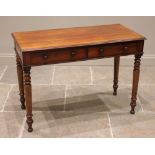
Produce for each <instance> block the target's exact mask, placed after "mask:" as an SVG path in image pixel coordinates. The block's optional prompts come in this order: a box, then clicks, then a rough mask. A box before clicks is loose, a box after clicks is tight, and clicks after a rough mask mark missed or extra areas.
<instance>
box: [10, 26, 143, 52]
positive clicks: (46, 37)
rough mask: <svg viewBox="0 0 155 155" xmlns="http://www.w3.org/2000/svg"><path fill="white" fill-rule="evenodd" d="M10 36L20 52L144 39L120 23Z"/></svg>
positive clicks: (21, 33) (20, 33) (18, 33)
mask: <svg viewBox="0 0 155 155" xmlns="http://www.w3.org/2000/svg"><path fill="white" fill-rule="evenodd" d="M12 36H13V38H14V40H15V42H16V43H17V44H18V46H19V48H20V49H21V51H22V52H28V51H37V50H45V49H57V48H67V47H77V46H87V45H98V44H107V43H115V42H126V41H134V40H145V37H144V36H142V35H140V34H138V33H136V32H134V31H132V30H130V29H128V28H126V27H124V26H122V25H120V24H113V25H99V26H89V27H75V28H64V29H51V30H38V31H29V32H14V33H12Z"/></svg>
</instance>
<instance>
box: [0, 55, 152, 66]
mask: <svg viewBox="0 0 155 155" xmlns="http://www.w3.org/2000/svg"><path fill="white" fill-rule="evenodd" d="M14 59H15V54H12V53H0V64H1V65H2V64H8V62H9V63H11V62H14V61H15V60H14ZM133 62H134V56H124V57H121V65H123V66H131V65H132V66H133ZM142 64H143V65H146V66H153V65H155V55H151V54H150V55H144V56H143V57H142ZM58 65H67V66H68V65H78V66H90V65H92V66H93V65H94V66H101V65H107V66H111V65H113V59H112V58H107V59H98V60H88V61H80V62H71V63H64V64H58Z"/></svg>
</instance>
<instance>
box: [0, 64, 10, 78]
mask: <svg viewBox="0 0 155 155" xmlns="http://www.w3.org/2000/svg"><path fill="white" fill-rule="evenodd" d="M7 69H8V66H5V68H4V69H3V72H2V73H1V75H0V80H1V79H2V78H3V76H4V74H5V72H6V70H7Z"/></svg>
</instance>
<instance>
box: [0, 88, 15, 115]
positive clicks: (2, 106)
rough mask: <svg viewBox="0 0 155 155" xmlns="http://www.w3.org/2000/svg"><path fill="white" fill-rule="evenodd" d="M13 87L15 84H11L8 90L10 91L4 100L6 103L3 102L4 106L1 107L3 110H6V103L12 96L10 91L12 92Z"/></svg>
mask: <svg viewBox="0 0 155 155" xmlns="http://www.w3.org/2000/svg"><path fill="white" fill-rule="evenodd" d="M13 87H14V85H11V86H10V89H9V91H8V93H7V96H6V99H5V100H4V103H3V106H2V109H1V111H2V112H3V111H4V108H5V104H6V102H7V100H8V98H9V96H10V93H11V91H12V89H13Z"/></svg>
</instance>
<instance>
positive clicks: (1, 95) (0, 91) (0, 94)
mask: <svg viewBox="0 0 155 155" xmlns="http://www.w3.org/2000/svg"><path fill="white" fill-rule="evenodd" d="M10 88H11V86H10V85H8V84H2V83H0V111H1V110H2V109H3V106H4V104H5V102H6V99H7V96H8V92H9V90H10Z"/></svg>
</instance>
